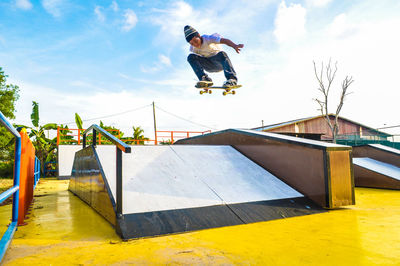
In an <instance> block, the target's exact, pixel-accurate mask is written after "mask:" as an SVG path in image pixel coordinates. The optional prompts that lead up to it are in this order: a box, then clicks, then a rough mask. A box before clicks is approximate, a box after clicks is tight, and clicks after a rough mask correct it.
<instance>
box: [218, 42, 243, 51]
mask: <svg viewBox="0 0 400 266" xmlns="http://www.w3.org/2000/svg"><path fill="white" fill-rule="evenodd" d="M219 42H220V43H222V44H226V45H228V46H230V47H232V48H233V49H235V51H236V53H238V54H239V53H240V49H242V48H243V47H244V45H243V44H235V43H234V42H232V41H231V40H229V39H225V38H221V40H220V41H219Z"/></svg>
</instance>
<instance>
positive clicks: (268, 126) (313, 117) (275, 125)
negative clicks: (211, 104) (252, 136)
mask: <svg viewBox="0 0 400 266" xmlns="http://www.w3.org/2000/svg"><path fill="white" fill-rule="evenodd" d="M329 116H334V114H329ZM320 117H323V116H322V115H318V116H312V117H306V118H300V119H296V120H291V121H287V122H282V123H278V124H272V125H267V126H263V127H256V128H252V130H257V131H265V130H271V129H276V128H279V127H283V126H287V125H292V124H295V123H299V122H304V121H307V120H313V119H317V118H320ZM339 118H340V119H343V120H346V121H348V122H351V123H353V124H356V125H359V126H362V127H364V128H367V129H370V130H372V131H375V132H379V133H380V134H382V135H385V136H391V135H390V134H388V133H385V132H382V131H379V130H377V129H375V128H372V127H369V126H365V125H363V124H360V123H357V122H354V121H352V120H350V119H347V118H344V117H341V116H339Z"/></svg>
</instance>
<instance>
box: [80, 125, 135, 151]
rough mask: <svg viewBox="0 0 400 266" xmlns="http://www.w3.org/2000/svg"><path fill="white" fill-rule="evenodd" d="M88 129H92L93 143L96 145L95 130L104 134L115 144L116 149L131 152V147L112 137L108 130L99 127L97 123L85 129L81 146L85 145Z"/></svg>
mask: <svg viewBox="0 0 400 266" xmlns="http://www.w3.org/2000/svg"><path fill="white" fill-rule="evenodd" d="M90 130H93V144H94V145H95V146H96V143H97V132H101V133H102V136H104V137H105V138H106V139H108V140H109V141H111V142H112V143H113V144H115V145H116V146H117V147H118V149H120V150H121V151H123V152H125V153H130V152H131V147H130V146H129V145H127V144H125V143H124V142H122V141H121V140H119V139H118V138H116V137H114V136H113V135H111V134H110V133H109V132H107V131H105V130H104V129H103V128H101V127H99V126H98V125H95V124H93V125H91V126H90V127H89V128H88V129H86V130H85V131H84V132H83V148H85V147H86V135H87V134H88V133H89V131H90Z"/></svg>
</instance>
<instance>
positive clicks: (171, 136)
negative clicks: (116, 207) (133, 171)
mask: <svg viewBox="0 0 400 266" xmlns="http://www.w3.org/2000/svg"><path fill="white" fill-rule="evenodd" d="M84 131H85V129H75V128H72V129H71V128H60V127H59V128H57V146H58V145H62V144H64V145H68V144H71V145H80V144H82V140H83V132H84ZM106 131H107V132H108V133H110V134H111V135H113V136H114V137H116V138H118V139H120V140H121V141H123V142H125V143H126V144H133V145H139V144H153V145H158V144H172V143H174V142H175V141H176V140H179V139H182V138H188V137H192V136H194V135H203V134H205V133H210V132H211V130H207V131H165V130H164V131H156V136H155V139H154V140H152V139H133V138H126V137H125V138H123V137H121V132H120V131H119V130H118V129H107V130H106ZM92 138H93V135H92V133H88V134H87V137H86V142H87V144H88V145H89V144H90V143H92V142H93V141H92ZM96 142H97V144H99V145H101V144H112V143H111V142H110V140H108V139H107V138H105V137H104V136H102V134H100V133H99V134H96Z"/></svg>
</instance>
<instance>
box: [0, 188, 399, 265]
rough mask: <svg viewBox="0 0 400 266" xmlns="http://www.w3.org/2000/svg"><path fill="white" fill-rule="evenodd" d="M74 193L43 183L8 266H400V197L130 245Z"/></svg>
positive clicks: (380, 195)
mask: <svg viewBox="0 0 400 266" xmlns="http://www.w3.org/2000/svg"><path fill="white" fill-rule="evenodd" d="M67 187H68V181H56V180H53V181H44V180H41V181H40V184H39V185H38V188H37V191H36V196H35V202H34V204H33V210H32V213H31V217H30V218H29V219H28V225H27V226H23V227H19V229H18V231H17V232H16V235H15V238H14V240H13V242H12V244H11V246H10V248H9V249H8V251H7V254H6V256H5V258H4V261H3V262H4V264H5V265H50V264H51V265H60V264H67V265H69V264H101V265H105V264H107V265H108V264H240V265H242V264H244V265H247V264H257V265H335V266H339V265H371V264H381V265H400V191H394V190H378V189H364V188H357V189H356V202H357V205H356V206H352V207H349V208H342V209H340V210H335V211H330V212H328V213H323V214H316V215H309V216H303V217H295V218H288V219H282V220H275V221H269V222H261V223H255V224H251V225H240V226H231V227H224V228H216V229H209V230H203V231H197V232H192V233H185V234H177V235H170V236H163V237H155V238H147V239H139V240H132V241H127V242H123V241H121V240H120V239H119V238H118V236H117V235H116V234H115V232H114V229H113V228H112V227H111V225H109V224H108V223H107V222H106V221H105V220H104V219H103V218H101V217H100V216H99V215H98V214H97V213H96V212H94V211H93V210H92V209H91V208H90V207H89V206H88V205H86V204H85V203H83V202H82V201H81V200H80V199H79V198H77V197H75V196H73V195H72V194H71V193H69V192H68V191H67ZM0 215H2V216H3V211H2V210H0Z"/></svg>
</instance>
